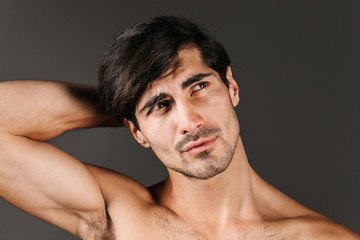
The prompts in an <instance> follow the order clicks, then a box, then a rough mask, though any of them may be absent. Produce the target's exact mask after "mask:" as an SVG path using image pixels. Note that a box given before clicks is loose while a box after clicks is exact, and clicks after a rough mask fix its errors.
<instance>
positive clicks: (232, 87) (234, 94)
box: [226, 66, 240, 107]
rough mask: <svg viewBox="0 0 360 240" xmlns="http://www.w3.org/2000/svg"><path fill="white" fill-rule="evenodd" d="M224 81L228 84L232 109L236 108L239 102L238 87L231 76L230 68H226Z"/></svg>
mask: <svg viewBox="0 0 360 240" xmlns="http://www.w3.org/2000/svg"><path fill="white" fill-rule="evenodd" d="M226 79H227V80H228V82H229V94H230V99H231V102H232V104H233V106H234V107H236V106H237V105H238V103H239V101H240V97H239V87H238V85H237V83H236V81H235V79H234V78H233V76H232V72H231V67H230V66H228V67H227V69H226Z"/></svg>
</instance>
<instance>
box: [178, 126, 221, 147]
mask: <svg viewBox="0 0 360 240" xmlns="http://www.w3.org/2000/svg"><path fill="white" fill-rule="evenodd" d="M220 133H221V130H220V128H218V127H211V128H201V129H200V130H198V131H197V132H196V134H188V135H186V136H185V137H184V138H183V139H181V140H180V141H179V142H178V143H177V144H176V146H175V150H176V151H178V152H180V153H183V152H184V150H183V149H184V147H185V146H186V145H187V144H188V143H189V142H192V141H197V140H199V139H200V138H201V137H209V136H214V135H215V136H216V135H220Z"/></svg>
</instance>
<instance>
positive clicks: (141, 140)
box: [124, 119, 150, 148]
mask: <svg viewBox="0 0 360 240" xmlns="http://www.w3.org/2000/svg"><path fill="white" fill-rule="evenodd" d="M124 123H125V126H126V127H128V128H129V129H130V132H131V133H132V135H133V136H134V138H135V140H136V141H137V142H138V143H140V145H141V146H143V147H145V148H149V147H150V144H149V142H148V140H147V139H146V138H145V136H144V135H143V134H142V133H141V131H140V130H139V129H137V128H136V127H135V125H134V123H133V122H132V121H130V120H127V119H124Z"/></svg>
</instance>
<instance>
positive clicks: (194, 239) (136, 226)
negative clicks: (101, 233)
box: [104, 209, 284, 240]
mask: <svg viewBox="0 0 360 240" xmlns="http://www.w3.org/2000/svg"><path fill="white" fill-rule="evenodd" d="M123 223H124V222H123ZM113 228H114V229H113V235H112V238H104V240H123V239H126V240H132V239H134V240H142V239H144V240H145V239H146V240H151V239H154V240H170V239H171V240H250V239H251V240H254V239H256V240H283V239H284V237H283V234H282V231H281V228H280V227H279V226H278V225H277V224H274V223H261V224H252V225H248V226H242V225H236V224H235V225H233V226H231V227H228V228H224V229H222V230H217V229H211V228H204V227H201V226H196V224H190V223H187V222H185V221H183V220H182V219H180V218H179V217H178V216H176V215H175V214H173V213H172V212H169V211H167V210H166V209H160V210H159V209H158V210H157V211H155V212H154V213H153V214H152V215H151V216H147V218H143V219H142V220H141V219H138V220H137V222H132V223H131V222H128V223H126V224H125V225H124V224H122V225H121V226H120V225H118V224H114V226H113Z"/></svg>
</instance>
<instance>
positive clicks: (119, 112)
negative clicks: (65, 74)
mask: <svg viewBox="0 0 360 240" xmlns="http://www.w3.org/2000/svg"><path fill="white" fill-rule="evenodd" d="M190 45H191V46H193V47H196V48H197V49H198V50H199V51H200V53H201V57H202V60H203V61H204V63H205V64H206V65H207V66H208V67H209V68H211V69H213V70H215V71H216V72H217V73H218V74H219V75H220V77H221V79H222V80H223V81H224V83H225V84H226V85H227V80H226V77H225V74H226V69H227V67H228V66H229V65H230V59H229V57H228V55H227V53H226V51H225V49H224V48H223V47H222V46H221V45H220V44H219V43H218V42H217V41H215V40H214V39H213V38H212V37H211V36H210V35H209V34H207V32H206V31H205V30H204V29H201V28H200V27H199V26H197V25H195V24H194V23H192V22H190V21H189V20H187V19H185V18H180V17H174V16H161V17H155V18H148V19H146V20H145V21H143V22H141V23H139V24H137V25H135V26H134V27H132V28H130V29H128V30H126V31H124V32H122V33H121V34H120V35H119V36H118V37H116V38H115V40H114V41H113V42H112V44H111V45H110V46H109V48H108V49H107V51H106V52H105V54H104V57H103V58H102V60H101V62H100V65H99V88H100V102H101V103H102V105H103V106H104V107H105V109H106V110H107V111H108V112H109V113H111V114H112V115H113V116H115V117H116V118H117V119H119V120H120V121H122V120H123V119H124V118H125V119H128V120H132V121H133V122H135V123H136V118H135V116H134V109H135V105H136V103H137V101H138V100H139V97H140V96H141V95H142V93H143V92H144V90H145V89H146V87H147V85H148V84H149V83H151V82H152V81H154V80H156V79H159V78H160V77H161V76H163V75H164V74H165V73H166V72H167V71H168V70H169V69H171V68H174V67H176V64H177V58H178V52H179V50H181V49H184V48H186V47H187V46H190Z"/></svg>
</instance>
